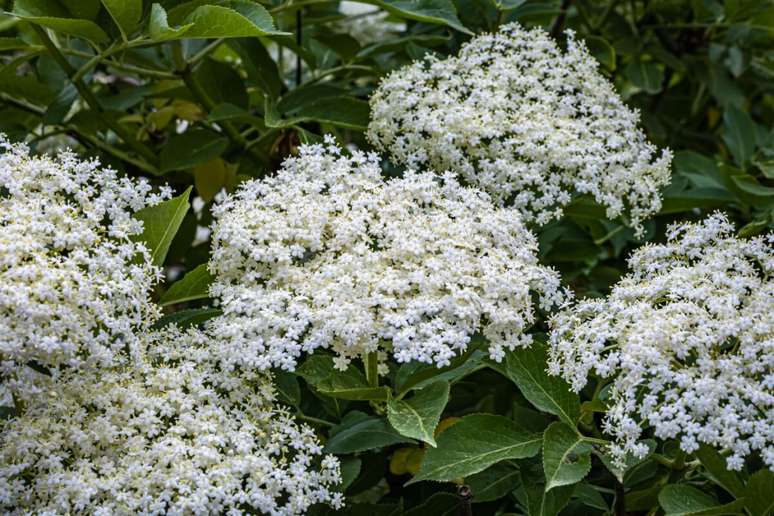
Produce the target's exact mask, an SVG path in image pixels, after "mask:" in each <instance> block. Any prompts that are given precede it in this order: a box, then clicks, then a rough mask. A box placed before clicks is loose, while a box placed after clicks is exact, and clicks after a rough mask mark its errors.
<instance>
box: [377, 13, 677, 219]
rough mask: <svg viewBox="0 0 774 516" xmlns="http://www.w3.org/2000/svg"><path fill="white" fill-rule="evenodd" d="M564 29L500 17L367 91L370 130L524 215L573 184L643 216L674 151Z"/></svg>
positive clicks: (548, 204) (549, 204)
mask: <svg viewBox="0 0 774 516" xmlns="http://www.w3.org/2000/svg"><path fill="white" fill-rule="evenodd" d="M596 68H597V63H596V61H595V60H594V58H593V57H591V56H590V55H589V53H588V51H587V50H586V48H585V46H584V45H583V43H582V42H579V41H577V40H575V38H574V37H573V34H572V32H568V43H567V51H566V52H562V51H561V50H560V48H559V47H558V46H557V44H556V42H555V41H554V40H552V39H551V38H550V37H549V36H548V34H546V33H545V32H544V31H543V30H542V29H538V28H536V29H532V30H525V29H522V28H521V27H520V26H519V25H518V24H509V25H505V26H503V27H502V28H501V29H500V31H499V32H498V33H496V34H484V35H481V36H477V37H476V38H474V39H472V40H471V41H470V42H468V43H467V44H466V45H464V46H463V47H462V49H461V50H460V53H459V56H456V57H455V56H452V57H449V58H447V59H444V60H439V59H437V58H435V57H432V56H430V57H427V58H426V59H425V60H424V61H419V62H415V63H413V64H412V65H410V66H407V67H404V68H402V69H399V70H397V71H395V72H393V73H392V74H391V75H389V76H388V77H387V78H385V79H384V80H383V82H382V84H381V86H380V87H379V88H378V89H377V90H376V91H375V92H374V94H373V96H372V97H371V118H372V120H371V123H370V125H369V128H368V137H369V140H370V141H371V142H372V143H373V144H374V145H375V146H376V147H377V148H379V149H386V150H387V151H389V153H390V154H391V156H392V157H393V158H394V159H395V160H396V161H398V162H400V163H405V164H408V165H409V166H412V167H419V166H429V167H431V168H433V169H435V170H438V171H444V170H451V171H453V172H455V173H457V174H459V175H460V176H461V177H462V178H463V179H464V180H465V181H467V182H469V183H471V184H473V185H477V186H479V187H480V188H482V189H484V190H485V191H487V192H488V193H490V194H491V195H492V197H493V198H495V199H496V200H498V201H502V202H507V203H512V204H513V206H515V207H516V208H518V209H519V210H520V211H521V212H522V214H523V215H524V217H525V220H527V221H535V222H536V223H538V224H544V223H546V222H548V221H549V220H551V219H553V218H557V217H559V216H561V214H562V207H563V206H564V205H566V204H567V203H569V202H570V200H571V199H572V197H573V196H575V195H577V194H590V195H592V196H593V197H594V199H596V201H597V202H598V203H600V204H602V205H603V206H605V207H606V208H607V215H608V217H610V218H615V217H619V216H626V217H628V220H629V223H630V224H631V225H632V227H634V228H635V229H636V230H637V231H638V232H641V231H642V227H641V222H642V221H643V220H644V219H646V218H647V217H649V216H651V215H653V214H654V213H656V212H658V210H659V209H660V207H661V198H660V196H659V188H661V187H662V186H664V185H666V184H667V183H668V182H669V163H670V160H671V153H670V152H669V151H668V150H667V151H664V152H663V153H662V154H661V157H658V158H657V157H656V156H655V155H656V148H655V147H654V146H653V145H652V144H650V143H649V142H648V141H647V140H646V139H645V135H644V134H643V132H642V131H641V130H640V129H639V128H638V122H639V115H638V113H637V112H635V111H632V110H631V109H629V108H627V107H626V106H625V105H624V104H623V102H622V101H621V99H620V97H619V96H618V95H617V93H616V92H615V90H614V88H613V86H612V85H611V84H610V83H609V82H608V81H607V80H606V79H605V78H604V77H603V76H602V74H601V73H599V72H598V71H597V69H596Z"/></svg>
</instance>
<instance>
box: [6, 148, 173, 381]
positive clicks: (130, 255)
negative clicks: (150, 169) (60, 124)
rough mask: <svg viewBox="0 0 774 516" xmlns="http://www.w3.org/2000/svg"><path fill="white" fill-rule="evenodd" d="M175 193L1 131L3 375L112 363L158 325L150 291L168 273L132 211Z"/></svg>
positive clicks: (91, 161)
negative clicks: (143, 239)
mask: <svg viewBox="0 0 774 516" xmlns="http://www.w3.org/2000/svg"><path fill="white" fill-rule="evenodd" d="M168 195H169V191H168V190H167V189H164V190H162V192H161V193H160V194H156V193H152V191H151V186H150V185H149V184H148V183H147V182H146V181H144V180H139V181H134V180H130V179H128V178H125V177H123V178H122V177H119V176H118V174H117V173H116V171H114V170H111V169H109V168H100V167H99V163H98V162H97V161H95V160H90V161H82V160H79V159H78V158H77V157H76V156H75V155H74V154H72V153H70V152H62V153H60V154H58V155H57V156H55V157H49V156H31V155H30V154H29V151H28V149H27V148H26V147H25V146H23V145H12V144H10V143H9V142H8V141H7V140H6V139H5V138H4V137H2V136H0V360H2V370H3V373H4V375H9V374H11V373H12V371H13V370H14V367H15V364H25V363H27V362H29V361H35V362H37V363H39V364H41V365H44V366H47V367H51V368H57V367H59V366H62V365H66V366H70V367H78V366H84V365H95V366H104V365H107V364H111V363H113V362H114V361H115V360H116V358H117V356H119V355H120V354H121V353H122V351H123V350H124V349H125V348H126V347H127V346H129V345H131V344H132V342H133V340H134V339H136V335H137V334H138V332H142V331H144V330H145V329H146V328H147V327H148V326H149V325H150V324H152V322H153V320H154V319H155V317H156V316H157V314H158V308H157V307H156V305H154V304H153V303H152V302H151V301H150V298H149V293H150V290H151V287H152V285H153V284H154V283H155V282H156V281H157V280H159V279H160V274H161V271H160V269H159V268H158V267H155V266H154V265H152V263H151V261H150V255H149V253H148V251H147V250H146V248H145V246H144V245H143V244H142V243H139V242H136V241H134V240H133V238H134V237H136V236H137V235H139V234H140V233H141V232H142V223H141V222H139V221H138V220H135V219H134V218H132V216H131V215H132V213H134V212H135V211H137V210H139V209H141V208H144V207H146V206H149V205H153V204H155V203H157V202H159V201H160V200H161V199H162V198H164V197H167V196H168ZM22 374H26V373H22ZM11 376H14V375H13V374H11ZM9 381H13V380H9Z"/></svg>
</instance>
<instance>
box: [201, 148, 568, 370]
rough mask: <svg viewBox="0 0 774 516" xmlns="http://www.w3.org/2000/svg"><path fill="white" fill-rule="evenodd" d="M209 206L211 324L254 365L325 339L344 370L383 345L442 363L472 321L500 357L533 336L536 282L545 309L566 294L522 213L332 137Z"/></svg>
mask: <svg viewBox="0 0 774 516" xmlns="http://www.w3.org/2000/svg"><path fill="white" fill-rule="evenodd" d="M214 215H215V217H216V219H217V220H216V223H215V224H214V227H213V253H212V260H211V261H210V270H211V272H212V273H213V274H214V275H215V277H216V278H215V282H214V283H213V285H212V286H211V291H210V293H211V295H212V297H213V298H216V299H219V300H220V303H221V307H222V309H223V312H224V313H223V315H222V316H221V317H218V318H217V319H216V320H215V321H214V322H213V331H214V333H215V334H217V335H218V337H220V338H222V339H223V341H224V346H226V348H227V354H228V356H229V357H230V359H231V360H234V361H238V362H239V363H240V364H242V365H246V366H250V367H258V368H268V367H272V366H279V367H282V368H285V369H292V368H293V367H295V365H296V360H297V358H298V357H299V356H300V354H301V353H302V352H311V351H313V350H315V349H317V348H331V349H333V350H334V351H335V352H336V354H337V355H338V360H337V365H338V367H342V368H343V367H345V366H346V364H347V363H348V362H349V360H350V359H351V358H353V357H357V356H362V355H364V354H366V353H369V352H375V351H378V350H379V347H380V345H381V346H382V351H387V350H391V351H392V353H393V355H394V357H395V359H396V360H397V361H398V362H406V361H409V360H418V361H421V362H425V363H436V364H437V365H438V366H443V365H445V364H448V363H449V361H450V359H451V358H452V357H454V356H455V353H457V352H459V351H461V350H464V349H465V348H466V346H467V344H468V342H469V340H470V337H471V335H473V334H474V333H476V332H481V333H483V334H484V335H485V336H486V337H487V338H488V339H489V341H490V342H491V347H490V354H491V356H492V357H493V358H495V359H499V358H501V357H502V355H503V353H504V351H503V349H504V348H508V349H513V348H514V347H515V346H520V345H527V344H528V343H529V336H528V335H526V334H525V333H524V332H525V330H527V329H528V328H529V326H530V325H531V324H532V323H533V321H534V317H535V314H534V307H533V301H532V297H531V296H532V294H533V293H536V294H537V295H538V296H539V298H540V303H541V306H542V307H543V308H544V309H548V308H549V307H550V306H551V305H552V304H556V303H559V302H561V301H562V300H563V298H564V293H563V292H562V291H561V290H560V286H559V276H558V274H557V273H556V272H555V271H553V270H552V269H549V268H547V267H543V266H540V265H539V264H538V260H537V257H536V251H537V242H536V240H535V238H534V236H533V235H532V234H531V233H530V232H529V231H528V230H526V229H525V227H524V225H523V224H522V222H521V220H520V217H519V215H518V212H515V211H513V210H507V209H501V208H497V207H496V206H494V204H493V203H492V201H491V200H490V199H489V197H488V196H487V195H486V194H484V193H482V192H480V191H478V190H475V189H472V188H465V187H462V186H460V184H459V183H457V182H456V180H455V179H454V178H453V177H451V176H447V177H443V178H439V177H438V176H436V175H435V174H430V173H415V172H412V171H408V172H406V173H405V175H404V176H403V177H402V178H394V179H391V180H387V181H385V180H384V179H382V177H381V169H380V166H379V161H378V158H377V157H376V156H375V155H373V154H371V155H366V154H363V153H361V152H358V151H354V152H353V153H352V156H351V157H347V156H344V155H342V154H341V149H340V148H339V147H337V146H335V144H334V143H333V141H332V140H331V139H328V140H327V141H326V143H325V144H324V145H322V144H319V145H307V146H302V147H301V148H300V155H299V156H298V157H293V158H289V159H287V160H286V161H285V163H284V164H283V166H282V168H281V170H280V171H279V173H278V174H277V175H276V177H272V178H269V179H265V180H263V181H251V182H247V183H244V184H243V185H242V187H241V188H240V190H238V191H237V192H236V193H235V194H234V195H232V196H231V197H229V198H227V199H226V200H225V201H223V202H221V203H220V204H219V205H218V206H217V207H216V208H214ZM225 342H228V343H230V344H229V345H228V346H227V345H226V344H225ZM380 343H381V344H380Z"/></svg>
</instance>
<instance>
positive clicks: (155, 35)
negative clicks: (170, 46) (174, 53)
mask: <svg viewBox="0 0 774 516" xmlns="http://www.w3.org/2000/svg"><path fill="white" fill-rule="evenodd" d="M191 27H193V23H187V24H185V25H181V26H180V27H175V28H172V27H170V26H169V23H168V21H167V11H165V10H164V8H163V7H161V5H159V4H153V5H152V6H151V14H150V21H149V22H148V34H149V35H150V37H151V38H152V39H154V40H156V41H168V40H173V39H179V38H181V37H182V36H183V35H184V34H185V33H186V31H188V29H190V28H191Z"/></svg>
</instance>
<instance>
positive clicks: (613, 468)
mask: <svg viewBox="0 0 774 516" xmlns="http://www.w3.org/2000/svg"><path fill="white" fill-rule="evenodd" d="M643 444H645V445H647V446H648V453H646V454H645V456H644V457H635V456H634V455H632V454H631V453H629V454H627V455H626V456H625V457H624V462H625V463H624V467H623V468H621V467H620V466H618V464H617V463H616V461H614V460H613V458H612V457H611V456H610V455H609V454H608V453H606V452H605V451H604V450H595V452H594V454H595V455H596V456H598V457H599V458H600V459H601V460H602V463H603V464H604V465H605V467H607V469H608V470H609V471H610V473H612V474H613V475H614V476H615V478H617V479H618V481H619V482H621V483H623V482H624V477H625V476H626V475H628V474H629V472H631V471H632V470H633V469H634V468H635V467H637V466H639V465H640V464H643V463H644V462H645V461H647V460H648V459H649V458H650V456H651V455H652V454H653V452H654V451H655V450H656V441H654V440H653V439H645V440H644V441H643Z"/></svg>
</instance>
